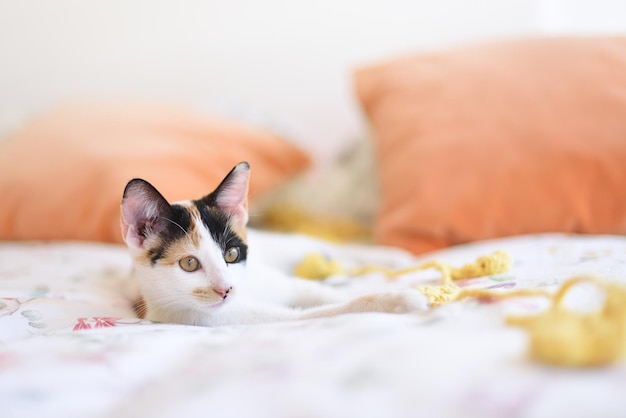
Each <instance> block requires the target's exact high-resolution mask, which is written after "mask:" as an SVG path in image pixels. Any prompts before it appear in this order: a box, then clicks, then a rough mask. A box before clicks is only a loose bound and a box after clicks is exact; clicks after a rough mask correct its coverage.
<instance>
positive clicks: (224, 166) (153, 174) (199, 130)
mask: <svg viewBox="0 0 626 418" xmlns="http://www.w3.org/2000/svg"><path fill="white" fill-rule="evenodd" d="M243 160H245V161H248V162H249V163H250V165H251V167H252V177H251V183H250V198H251V200H254V198H256V197H258V196H260V195H261V194H263V193H265V192H267V191H269V190H270V189H272V188H274V187H276V186H278V185H279V184H281V183H282V182H284V181H285V180H286V179H288V178H290V176H292V175H294V174H295V173H297V172H298V171H300V170H302V169H303V168H304V167H306V166H307V164H308V158H307V156H306V155H305V154H303V153H302V152H301V151H300V150H298V149H297V148H296V147H294V146H293V145H291V144H289V143H288V142H286V141H284V140H283V139H281V138H279V137H277V136H275V135H272V134H270V133H268V132H264V131H261V130H255V129H252V128H248V127H245V126H242V125H238V124H235V123H231V122H226V121H223V120H218V119H211V118H206V117H204V116H201V115H199V114H196V113H194V112H192V111H190V110H187V109H185V108H178V107H174V106H167V105H158V104H139V103H134V104H129V103H112V102H104V103H77V104H71V105H64V106H60V107H58V108H56V109H53V110H51V111H49V112H47V113H45V114H43V115H40V116H39V117H38V118H36V119H35V120H33V121H31V122H30V123H29V124H27V125H26V126H24V127H23V129H21V130H20V131H19V132H17V133H15V134H14V135H12V136H11V137H10V138H7V139H6V140H5V141H4V142H3V143H2V144H1V145H0V196H2V198H1V199H0V239H3V240H18V239H71V240H96V241H108V242H121V235H120V232H119V230H120V227H119V204H120V201H121V197H122V192H123V190H124V186H125V185H126V182H128V181H129V180H130V179H131V178H133V177H141V178H144V179H146V180H148V181H149V182H151V183H152V184H153V185H154V186H155V187H156V188H157V189H159V191H161V193H163V195H164V196H165V197H166V198H167V199H168V200H170V201H175V200H183V199H190V198H197V197H200V196H202V195H205V194H207V193H209V192H211V191H213V189H214V188H215V187H216V186H217V185H218V184H219V182H220V181H221V180H222V179H223V178H224V176H225V175H226V174H227V173H228V172H229V171H230V169H231V168H232V167H233V166H234V165H235V164H236V163H238V162H239V161H243Z"/></svg>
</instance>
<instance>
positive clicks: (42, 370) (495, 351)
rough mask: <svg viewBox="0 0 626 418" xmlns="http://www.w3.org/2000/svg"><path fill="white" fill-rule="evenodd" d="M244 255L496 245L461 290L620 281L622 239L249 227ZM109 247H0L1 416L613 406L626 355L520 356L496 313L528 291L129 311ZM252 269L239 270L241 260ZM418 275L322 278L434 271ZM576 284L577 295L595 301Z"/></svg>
mask: <svg viewBox="0 0 626 418" xmlns="http://www.w3.org/2000/svg"><path fill="white" fill-rule="evenodd" d="M250 241H251V242H250V244H251V250H252V251H251V254H252V255H251V260H250V263H251V265H254V263H258V262H260V261H262V262H266V263H269V264H272V265H274V266H276V267H278V268H280V269H281V270H283V271H285V272H290V271H291V269H292V268H293V266H294V265H295V264H296V263H297V262H298V261H299V260H300V259H301V258H302V256H303V255H304V254H305V253H307V252H309V251H322V252H324V253H326V254H327V255H329V256H330V257H332V258H336V259H338V260H340V261H342V262H343V263H344V264H345V265H347V266H355V265H363V264H371V263H375V264H380V265H387V266H390V267H403V266H407V265H411V264H414V263H417V262H421V261H424V260H431V259H439V260H443V261H448V262H451V263H453V264H455V265H461V264H464V263H467V262H471V261H473V260H474V259H475V258H476V257H478V256H480V255H484V254H488V253H490V252H491V251H493V250H497V249H503V250H506V251H508V252H509V253H510V254H511V255H512V257H513V260H514V265H513V268H512V270H511V271H510V272H508V273H505V274H501V275H496V276H491V277H485V278H479V279H474V280H470V281H467V282H464V283H463V285H464V286H476V287H491V288H503V289H508V288H522V287H547V288H555V287H556V286H558V285H559V284H560V283H562V282H563V281H564V280H566V279H567V278H569V277H571V276H573V275H578V274H593V275H596V276H599V277H602V278H605V279H609V280H621V281H626V262H625V261H624V260H626V238H623V237H613V236H566V235H540V236H526V237H516V238H510V239H502V240H496V241H489V242H483V243H475V244H471V245H465V246H460V247H456V248H451V249H448V250H445V251H441V252H438V253H433V254H428V255H426V256H423V257H420V258H419V259H418V258H414V257H412V256H410V255H409V254H407V253H404V252H402V251H399V250H393V249H384V248H372V247H355V246H342V245H330V244H325V243H322V242H320V241H316V240H312V239H309V238H305V237H299V236H284V235H277V234H267V233H258V232H257V233H253V234H252V235H251V239H250ZM129 266H130V261H129V258H128V256H127V254H126V251H125V249H124V248H122V247H118V246H110V245H99V244H85V243H47V244H43V243H28V244H19V243H3V244H0V416H1V417H3V418H13V417H44V416H50V417H66V418H68V417H144V416H145V417H170V416H172V417H183V416H202V417H209V416H210V417H268V418H277V417H418V416H420V417H421V416H423V417H480V418H489V417H568V418H572V417H616V418H617V417H625V416H626V365H625V364H624V363H620V364H616V365H613V366H609V367H605V368H598V369H588V370H575V369H560V368H551V367H547V366H542V365H539V364H537V363H533V362H532V361H530V360H529V359H528V358H527V356H526V350H527V337H526V334H525V332H524V331H522V330H520V329H516V328H511V327H508V326H506V325H505V324H504V322H503V318H504V315H505V314H506V313H507V312H511V311H516V312H519V311H536V310H538V309H541V307H542V303H543V301H541V300H537V299H512V300H508V301H503V302H498V303H490V304H486V303H479V302H477V301H472V300H468V301H463V302H456V303H453V304H450V305H447V306H444V307H441V308H436V309H432V310H431V311H429V312H427V313H422V314H409V315H391V314H353V315H345V316H340V317H335V318H327V319H318V320H308V321H299V322H288V323H277V324H266V325H254V326H236V327H220V328H200V327H191V326H181V325H168V324H152V323H149V322H147V321H142V320H140V319H138V318H136V317H135V315H134V313H133V311H132V309H131V306H130V302H129V300H128V298H127V297H126V295H125V294H124V292H123V290H122V289H124V286H123V284H124V282H125V280H126V276H127V273H128V269H129ZM252 268H253V267H252ZM437 278H438V274H437V272H435V271H426V272H420V273H415V274H411V275H407V277H404V278H402V279H399V280H396V281H394V282H390V281H388V280H387V279H385V278H383V277H381V276H379V275H377V274H371V275H368V276H367V277H361V278H346V277H334V278H331V279H329V280H328V281H327V282H328V285H331V286H352V287H359V286H361V287H363V288H364V289H365V288H367V289H372V290H375V289H379V290H385V289H391V288H397V287H405V286H414V285H416V284H427V283H436V281H437ZM592 296H593V289H587V291H585V289H583V291H581V293H580V295H579V297H578V303H582V304H583V305H584V304H591V303H596V302H597V300H596V299H594V298H593V297H592Z"/></svg>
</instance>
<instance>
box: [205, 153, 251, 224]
mask: <svg viewBox="0 0 626 418" xmlns="http://www.w3.org/2000/svg"><path fill="white" fill-rule="evenodd" d="M249 182H250V165H249V164H248V163H247V162H241V163H239V164H237V165H236V166H235V168H233V169H232V170H231V171H230V173H228V175H227V176H226V178H224V180H222V182H221V183H220V185H219V186H217V189H215V191H214V192H213V193H211V195H209V196H210V197H211V200H212V201H213V202H214V204H215V206H217V207H218V208H219V209H220V210H222V211H223V212H225V213H227V214H228V215H229V216H230V217H231V218H232V219H234V220H235V222H237V224H238V225H239V226H245V225H246V224H247V223H248V184H249Z"/></svg>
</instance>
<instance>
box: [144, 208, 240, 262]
mask: <svg viewBox="0 0 626 418" xmlns="http://www.w3.org/2000/svg"><path fill="white" fill-rule="evenodd" d="M193 203H194V205H195V206H196V208H197V210H198V213H199V214H200V218H201V219H202V223H203V224H204V226H205V227H206V228H207V229H208V231H209V233H210V234H211V238H213V240H214V241H215V242H216V243H217V245H218V246H219V247H220V248H221V250H222V252H224V251H226V250H227V249H228V248H230V247H239V260H238V261H237V263H240V262H245V261H246V260H247V258H248V246H247V245H246V243H245V242H244V241H243V239H242V238H241V237H240V236H239V235H238V234H237V233H236V232H235V231H233V230H232V228H231V227H230V223H229V219H228V216H227V215H226V214H225V213H224V212H222V211H221V210H219V209H218V208H216V207H210V206H208V205H207V201H206V200H204V199H201V200H197V201H194V202H193ZM170 220H171V221H172V222H170V221H167V220H166V221H165V222H167V224H168V225H167V227H166V229H165V231H164V232H162V233H161V234H160V237H161V242H160V244H159V245H158V246H156V247H154V248H151V249H149V250H148V252H147V253H148V257H150V262H151V264H152V265H155V264H156V263H157V262H158V261H159V260H160V259H162V258H163V257H164V256H165V254H167V250H168V248H169V247H170V246H171V245H172V243H173V242H175V241H176V240H179V239H181V238H182V237H183V236H184V235H185V233H186V231H189V228H190V227H191V214H190V213H189V210H188V209H187V208H185V207H183V206H180V205H177V204H173V205H171V219H170ZM199 226H200V225H196V227H199ZM181 228H182V229H181Z"/></svg>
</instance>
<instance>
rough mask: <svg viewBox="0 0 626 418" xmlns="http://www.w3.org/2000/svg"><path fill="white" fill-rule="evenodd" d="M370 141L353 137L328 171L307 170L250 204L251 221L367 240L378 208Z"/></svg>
mask: <svg viewBox="0 0 626 418" xmlns="http://www.w3.org/2000/svg"><path fill="white" fill-rule="evenodd" d="M378 195H379V194H378V183H377V175H376V168H375V164H374V151H373V145H372V142H371V141H370V140H369V138H368V137H367V135H365V134H364V135H363V136H362V137H360V138H357V139H355V140H354V141H352V143H351V144H350V145H349V146H348V147H346V149H345V150H344V151H343V152H342V153H341V154H340V155H339V157H337V158H336V159H335V160H334V161H333V162H332V164H330V165H329V166H328V167H327V168H326V169H324V170H315V171H309V172H307V173H304V174H302V175H300V176H298V177H297V178H296V179H294V180H293V181H291V182H289V183H288V184H287V185H285V186H284V187H281V188H279V189H278V190H276V191H274V192H272V193H270V194H268V195H266V196H264V197H263V198H261V199H260V200H259V201H257V202H256V203H255V204H254V205H252V207H251V217H250V223H251V225H253V226H256V227H262V228H269V229H274V230H282V231H290V232H296V231H297V232H304V233H308V234H311V235H316V236H321V237H324V238H330V239H339V240H342V239H357V240H363V239H366V240H367V239H369V238H370V237H371V225H372V223H373V219H374V216H375V214H376V211H377V209H378V201H379V198H378Z"/></svg>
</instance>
